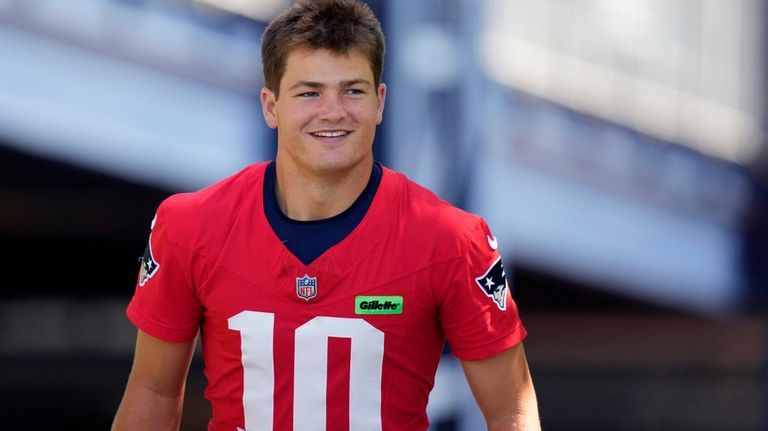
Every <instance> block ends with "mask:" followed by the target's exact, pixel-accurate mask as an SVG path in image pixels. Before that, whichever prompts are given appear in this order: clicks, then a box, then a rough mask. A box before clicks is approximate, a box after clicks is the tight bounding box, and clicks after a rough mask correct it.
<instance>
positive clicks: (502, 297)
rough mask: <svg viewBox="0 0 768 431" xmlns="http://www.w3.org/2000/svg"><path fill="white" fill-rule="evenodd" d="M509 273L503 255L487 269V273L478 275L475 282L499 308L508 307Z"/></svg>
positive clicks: (502, 309)
mask: <svg viewBox="0 0 768 431" xmlns="http://www.w3.org/2000/svg"><path fill="white" fill-rule="evenodd" d="M506 276H507V274H506V273H505V272H504V265H503V264H502V263H501V256H499V258H498V259H496V261H494V262H493V264H492V265H491V266H490V267H489V268H488V270H487V271H485V274H483V275H481V276H479V277H476V278H475V283H477V285H478V287H480V289H481V290H482V291H483V293H484V294H485V296H487V297H489V298H491V299H493V302H495V303H496V306H497V307H499V310H501V311H504V310H506V309H507V289H508V288H509V286H508V285H507V277H506Z"/></svg>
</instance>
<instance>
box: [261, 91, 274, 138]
mask: <svg viewBox="0 0 768 431" xmlns="http://www.w3.org/2000/svg"><path fill="white" fill-rule="evenodd" d="M276 104H277V97H275V93H273V92H272V90H270V89H269V88H267V87H262V88H261V112H262V113H263V114H264V120H265V121H266V122H267V126H269V128H270V129H276V128H277V111H276V110H275V105H276Z"/></svg>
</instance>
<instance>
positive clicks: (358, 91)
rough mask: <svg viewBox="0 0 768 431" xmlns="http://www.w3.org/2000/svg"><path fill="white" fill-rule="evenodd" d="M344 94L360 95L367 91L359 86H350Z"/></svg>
mask: <svg viewBox="0 0 768 431" xmlns="http://www.w3.org/2000/svg"><path fill="white" fill-rule="evenodd" d="M344 94H346V95H348V96H358V95H361V94H365V91H363V90H361V89H359V88H350V89H349V90H347V91H345V92H344Z"/></svg>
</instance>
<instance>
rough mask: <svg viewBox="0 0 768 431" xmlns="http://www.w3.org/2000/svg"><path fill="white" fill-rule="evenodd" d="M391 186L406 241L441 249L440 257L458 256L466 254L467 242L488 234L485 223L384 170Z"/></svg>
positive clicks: (425, 189) (413, 182)
mask: <svg viewBox="0 0 768 431" xmlns="http://www.w3.org/2000/svg"><path fill="white" fill-rule="evenodd" d="M385 175H386V176H388V177H390V184H391V185H392V187H393V188H394V189H396V191H395V193H393V195H394V196H396V199H399V200H400V202H398V205H397V207H398V208H400V211H401V212H402V214H400V215H399V218H400V220H402V221H403V223H404V227H405V229H406V230H407V235H406V236H405V238H406V239H411V240H414V241H418V242H420V243H425V242H428V243H430V244H433V245H434V246H435V247H437V248H439V249H440V252H441V254H442V255H443V256H446V255H447V254H450V255H454V256H458V255H460V254H463V253H464V252H465V251H466V248H467V246H468V244H469V242H471V241H472V239H473V238H474V237H476V236H477V235H478V234H480V233H481V232H484V231H486V230H487V227H486V225H485V221H484V220H483V218H482V217H480V216H479V215H477V214H473V213H470V212H468V211H465V210H463V209H461V208H458V207H456V206H454V205H453V204H451V203H449V202H447V201H445V200H443V199H441V198H440V197H438V196H437V195H436V194H435V193H434V192H432V191H431V190H429V189H428V188H426V187H424V186H422V185H420V184H418V183H417V182H415V181H413V180H411V179H410V178H408V177H407V176H406V175H404V174H402V173H399V172H396V171H393V170H390V169H386V168H385Z"/></svg>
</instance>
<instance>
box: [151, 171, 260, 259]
mask: <svg viewBox="0 0 768 431" xmlns="http://www.w3.org/2000/svg"><path fill="white" fill-rule="evenodd" d="M267 164H268V162H263V163H257V164H254V165H250V166H248V167H246V168H244V169H243V170H241V171H240V172H238V173H236V174H234V175H232V176H230V177H227V178H225V179H223V180H221V181H219V182H216V183H214V184H212V185H210V186H208V187H205V188H203V189H201V190H199V191H196V192H190V193H178V194H174V195H172V196H169V197H168V198H166V199H165V200H164V201H163V202H162V203H161V204H160V206H159V207H158V210H157V213H156V216H155V217H156V218H155V220H156V223H158V224H160V223H161V224H163V225H164V226H165V228H166V230H167V232H168V236H169V239H171V240H172V241H173V242H176V243H177V244H178V245H183V246H188V247H191V246H193V245H194V244H195V243H198V242H200V241H201V240H202V239H203V237H206V236H211V235H215V234H217V232H221V231H222V230H224V231H226V230H228V228H229V227H230V226H231V225H232V223H234V221H235V220H236V218H237V216H238V214H239V213H240V210H241V209H243V208H244V207H246V206H247V205H250V204H252V203H253V202H254V199H259V200H260V197H261V195H262V187H260V186H259V185H261V184H263V182H262V179H263V176H264V171H265V168H266V165H267Z"/></svg>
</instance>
